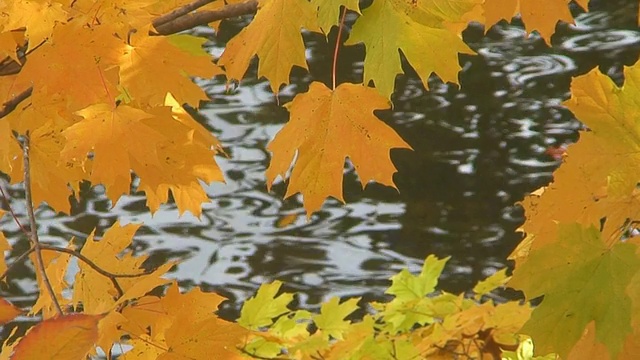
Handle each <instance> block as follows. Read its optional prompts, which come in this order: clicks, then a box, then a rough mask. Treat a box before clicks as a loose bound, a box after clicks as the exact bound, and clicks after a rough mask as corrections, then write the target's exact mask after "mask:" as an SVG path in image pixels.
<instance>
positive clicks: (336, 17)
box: [311, 0, 360, 36]
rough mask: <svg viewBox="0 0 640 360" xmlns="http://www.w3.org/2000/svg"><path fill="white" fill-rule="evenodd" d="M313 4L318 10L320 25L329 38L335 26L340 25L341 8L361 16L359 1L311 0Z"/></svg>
mask: <svg viewBox="0 0 640 360" xmlns="http://www.w3.org/2000/svg"><path fill="white" fill-rule="evenodd" d="M311 4H313V6H315V7H317V8H318V25H319V26H320V29H322V31H323V32H324V34H325V35H327V36H328V35H329V31H330V30H331V28H332V27H333V26H338V24H340V8H341V7H342V6H344V7H346V8H347V9H349V10H353V11H355V12H357V13H358V14H360V2H359V1H358V0H311Z"/></svg>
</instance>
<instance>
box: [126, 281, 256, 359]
mask: <svg viewBox="0 0 640 360" xmlns="http://www.w3.org/2000/svg"><path fill="white" fill-rule="evenodd" d="M224 300H225V299H224V298H223V297H221V296H220V295H217V294H214V293H204V292H202V291H201V290H200V289H199V288H195V289H192V290H191V291H189V292H188V293H186V294H182V293H180V290H179V287H178V285H177V283H176V282H173V283H172V285H171V286H170V287H169V288H168V289H167V292H166V294H165V296H163V297H160V298H159V297H156V296H145V297H143V298H141V299H138V300H137V301H136V302H135V304H133V305H130V306H127V307H125V308H124V309H123V311H122V314H123V315H124V317H125V318H126V319H127V320H128V321H127V322H126V323H124V324H123V325H122V328H123V329H124V330H125V331H127V332H128V333H130V334H134V335H135V336H134V339H138V340H134V341H132V342H131V344H132V345H133V346H134V350H133V351H132V352H129V353H127V354H125V359H133V358H137V357H136V354H138V353H140V354H145V353H147V352H146V350H147V349H149V350H152V349H150V348H148V347H147V346H146V345H145V344H150V345H151V347H155V348H156V350H153V351H152V352H151V353H153V354H155V356H157V357H154V358H157V359H205V358H208V357H210V355H211V354H212V353H213V354H216V356H220V357H221V358H224V359H240V358H241V355H240V353H239V352H237V351H236V346H238V345H239V343H241V342H244V341H246V337H247V335H248V333H249V331H248V330H246V329H244V328H242V327H240V326H239V325H238V324H234V323H229V322H226V321H224V320H222V319H219V318H218V317H217V316H216V315H215V314H214V312H215V311H216V310H217V309H218V305H219V304H220V303H221V302H222V301H224ZM148 333H149V334H152V336H145V335H147V334H148ZM158 349H167V350H166V351H162V350H160V351H159V350H158Z"/></svg>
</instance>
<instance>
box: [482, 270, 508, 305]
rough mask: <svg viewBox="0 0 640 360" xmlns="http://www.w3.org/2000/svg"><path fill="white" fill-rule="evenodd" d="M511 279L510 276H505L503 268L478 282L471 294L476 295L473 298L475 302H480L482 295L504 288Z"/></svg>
mask: <svg viewBox="0 0 640 360" xmlns="http://www.w3.org/2000/svg"><path fill="white" fill-rule="evenodd" d="M509 279H511V277H510V276H507V269H506V268H504V269H502V270H500V271H497V272H496V273H495V274H493V275H491V276H489V277H488V278H486V279H484V280H482V281H480V282H478V284H477V285H476V286H475V287H474V288H473V292H474V293H476V295H475V296H474V297H475V299H476V300H478V301H480V298H482V295H486V294H488V293H490V292H492V291H493V290H495V289H497V288H499V287H501V286H504V284H506V283H507V281H509Z"/></svg>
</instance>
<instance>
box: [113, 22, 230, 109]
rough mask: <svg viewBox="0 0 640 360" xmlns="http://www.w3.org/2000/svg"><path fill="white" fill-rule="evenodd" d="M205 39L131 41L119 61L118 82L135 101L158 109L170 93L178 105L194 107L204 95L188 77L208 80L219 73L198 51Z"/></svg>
mask: <svg viewBox="0 0 640 360" xmlns="http://www.w3.org/2000/svg"><path fill="white" fill-rule="evenodd" d="M205 41H206V39H203V38H198V37H195V36H191V35H184V34H180V35H171V36H166V37H165V36H149V35H147V34H141V35H139V36H134V37H132V44H131V45H126V46H125V49H124V51H123V54H122V56H121V58H120V80H121V85H122V86H124V87H125V88H126V90H127V93H129V94H130V95H131V96H132V97H133V98H134V99H135V100H137V101H139V102H143V103H146V104H148V105H150V106H157V105H162V104H163V103H164V100H165V95H166V94H167V93H168V92H171V93H172V94H173V96H174V97H175V98H176V99H177V100H178V102H179V103H180V104H182V103H189V104H191V105H193V106H194V107H198V105H199V102H200V100H208V97H207V95H206V93H205V92H204V91H203V90H202V89H201V88H200V87H199V86H198V85H196V84H195V83H193V81H192V80H191V79H190V78H189V76H199V77H205V78H211V77H213V76H215V75H218V74H222V73H223V72H222V70H220V68H218V67H217V66H216V65H215V64H213V62H212V61H211V55H209V54H208V53H207V52H206V51H204V50H203V49H202V44H203V43H204V42H205Z"/></svg>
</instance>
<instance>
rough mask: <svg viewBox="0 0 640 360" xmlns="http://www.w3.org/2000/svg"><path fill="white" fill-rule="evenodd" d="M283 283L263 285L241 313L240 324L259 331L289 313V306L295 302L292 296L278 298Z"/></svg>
mask: <svg viewBox="0 0 640 360" xmlns="http://www.w3.org/2000/svg"><path fill="white" fill-rule="evenodd" d="M280 286H282V283H281V282H280V281H274V282H272V283H269V284H262V285H261V286H260V288H259V289H258V292H257V294H256V295H255V296H254V297H252V298H250V299H249V300H247V301H245V303H244V305H243V306H242V310H241V311H240V318H239V319H238V324H240V325H242V326H244V327H246V328H247V329H251V330H258V329H260V328H261V327H263V326H269V325H271V324H273V319H274V318H276V317H278V316H280V315H282V314H286V313H288V312H289V311H290V310H289V309H288V308H287V305H288V304H289V303H290V302H291V301H292V300H293V295H292V294H281V295H278V296H276V294H277V293H278V290H280Z"/></svg>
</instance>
